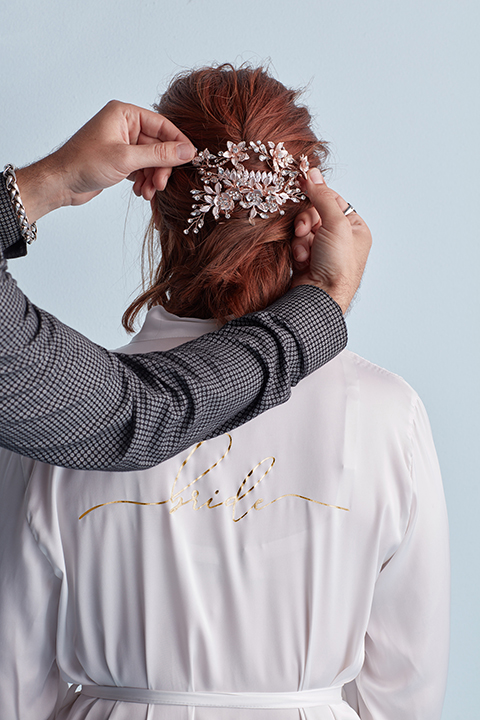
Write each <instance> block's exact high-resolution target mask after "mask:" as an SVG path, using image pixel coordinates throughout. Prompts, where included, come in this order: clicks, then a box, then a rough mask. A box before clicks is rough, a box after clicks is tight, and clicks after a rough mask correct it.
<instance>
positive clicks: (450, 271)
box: [0, 0, 480, 720]
mask: <svg viewBox="0 0 480 720" xmlns="http://www.w3.org/2000/svg"><path fill="white" fill-rule="evenodd" d="M479 25H480V6H479V4H478V2H475V1H474V0H471V1H469V0H450V1H446V0H402V2H393V0H391V1H390V2H388V1H386V0H362V2H359V1H355V0H303V2H301V3H300V2H299V3H294V2H287V0H264V1H262V0H255V1H253V0H242V1H241V2H231V1H230V0H190V1H187V0H175V2H173V1H172V2H171V3H167V2H165V0H137V1H136V2H135V1H134V0H130V1H129V2H127V1H126V0H115V2H113V0H82V2H79V1H78V0H77V1H76V2H74V1H73V0H70V1H69V2H65V1H64V0H51V1H48V0H44V1H43V2H38V0H35V1H34V0H24V1H23V2H20V1H19V0H17V1H16V2H15V1H14V2H10V3H8V4H7V3H2V9H1V10H0V41H1V47H2V80H1V95H0V98H1V101H0V130H1V132H0V150H1V152H0V160H1V162H2V164H3V163H5V162H9V161H10V162H13V163H15V164H17V165H21V164H25V163H28V162H31V161H33V160H34V159H36V158H38V157H40V156H42V155H43V154H46V153H48V152H49V151H50V150H51V149H52V148H54V147H55V146H56V145H58V144H59V143H61V142H62V141H63V140H65V139H66V138H67V137H68V136H69V135H70V134H72V133H73V132H74V131H75V130H76V129H77V128H78V127H80V125H81V124H83V122H85V121H86V120H87V119H88V118H89V117H90V116H91V115H92V114H94V113H95V112H96V111H97V110H98V109H100V107H101V106H102V105H103V104H104V103H105V102H107V100H109V99H111V98H118V99H120V100H125V101H128V102H133V103H136V104H139V105H145V106H148V105H149V104H151V103H152V102H153V101H154V100H155V99H156V97H157V95H158V93H159V92H161V90H162V88H164V86H165V83H166V81H167V80H168V78H169V77H170V76H171V75H172V74H173V73H174V72H177V71H178V70H182V69H187V68H190V67H192V66H195V65H201V64H210V63H212V62H213V61H222V62H224V61H232V62H240V61H243V60H253V61H254V62H257V61H258V62H262V61H264V60H265V59H268V58H270V59H271V63H272V68H273V69H274V72H275V74H276V75H277V77H278V78H279V79H280V80H282V81H283V82H284V83H285V84H287V85H292V86H302V85H308V92H307V94H306V102H307V104H308V105H309V106H310V108H311V109H312V110H313V112H314V114H315V116H316V127H317V130H318V133H319V134H320V135H321V136H322V137H323V138H325V139H327V140H329V141H330V142H331V147H332V150H333V156H332V174H331V176H330V177H329V181H330V183H331V184H332V185H333V186H334V187H335V188H336V189H337V190H338V191H339V192H340V193H341V194H343V195H344V197H345V198H347V199H348V200H349V201H351V202H352V203H353V204H354V205H355V207H356V208H357V209H358V210H359V211H360V212H361V214H362V215H363V216H364V218H365V219H366V220H367V221H368V222H369V224H370V226H371V228H372V231H373V235H374V247H373V251H372V255H371V259H370V261H369V264H368V268H367V272H366V276H365V279H364V283H363V286H362V289H361V292H360V296H359V301H358V302H357V304H356V306H355V308H354V310H353V311H352V313H351V315H350V318H349V328H350V347H351V349H353V350H355V351H357V352H359V353H361V354H363V355H365V356H366V357H368V358H369V359H370V360H372V361H374V362H377V363H378V364H381V365H383V366H385V367H387V368H389V369H390V370H393V371H395V372H397V373H399V374H400V375H403V376H404V377H405V378H406V379H407V380H408V381H409V382H410V383H411V384H412V385H413V386H414V387H415V388H416V390H417V391H418V392H419V393H420V395H421V396H422V398H423V400H424V402H425V404H426V406H427V409H428V411H429V414H430V418H431V423H432V427H433V431H434V436H435V439H436V443H437V447H438V454H439V456H440V462H441V465H442V468H443V474H444V481H445V489H446V494H447V501H448V505H449V511H450V519H451V534H452V559H453V592H452V600H453V614H452V619H453V630H452V653H451V672H450V683H449V689H448V694H447V700H446V705H445V712H444V720H458V719H459V718H462V720H473V719H474V718H477V717H478V708H477V704H478V703H477V701H476V698H475V697H474V692H472V691H473V690H474V688H476V687H477V685H478V678H479V677H480V668H479V650H478V648H479V647H480V632H479V630H480V628H479V619H478V614H479V613H478V608H479V607H480V583H479V578H478V576H479V572H478V571H479V558H478V555H479V549H480V542H479V525H480V523H479V521H478V507H479V504H480V491H479V485H480V483H479V472H478V467H477V462H476V460H475V447H478V444H479V441H480V433H479V422H478V407H479V405H480V392H479V381H478V377H479V367H478V366H479V360H478V355H479V342H478V333H479V331H478V328H479V296H480V293H479V292H478V274H479V270H478V267H479V265H480V253H479V230H478V223H479V215H478V210H477V208H478V202H479V201H478V198H479V194H480V193H479V181H478V178H479V172H480V170H479V168H480V153H479V145H480V142H479V135H478V132H479V127H480V122H479V121H480V117H479V115H480V113H479V108H480V103H479V89H480V64H479V52H478V49H477V47H478V28H479ZM130 196H131V193H130V186H129V185H128V183H124V184H123V185H122V186H120V187H117V188H115V189H113V190H110V191H108V193H104V194H103V195H102V196H100V197H99V198H97V199H95V200H94V201H93V202H92V203H91V204H90V205H88V206H84V207H81V208H76V209H70V208H69V209H64V210H61V211H57V212H56V213H54V214H52V215H50V216H48V217H46V218H44V219H42V220H41V221H40V223H39V240H38V242H37V245H36V246H35V247H32V249H31V252H30V253H29V257H28V259H24V260H16V261H12V262H11V263H10V267H11V270H12V271H13V273H14V275H15V276H16V277H17V278H18V280H19V282H20V284H21V286H22V287H23V289H24V290H25V291H27V293H28V294H29V295H30V297H31V298H32V299H33V300H34V301H35V302H36V303H37V304H39V305H41V306H43V307H45V308H47V309H48V310H50V311H51V312H53V313H54V314H57V315H58V316H59V317H60V318H61V319H62V320H64V321H65V322H66V323H68V324H71V325H73V326H74V327H75V328H77V329H79V330H80V331H82V332H83V333H85V334H86V335H88V336H89V337H91V338H92V339H94V340H95V341H97V342H99V343H101V344H104V345H106V346H108V347H116V346H119V345H121V344H123V343H124V335H123V333H122V330H121V329H120V317H121V314H122V311H123V309H124V308H125V306H126V304H127V301H128V300H129V298H130V297H131V294H132V293H133V291H134V290H135V288H136V286H137V285H138V282H139V277H140V276H139V267H138V262H137V256H138V252H139V248H140V244H141V239H142V232H143V226H144V223H145V217H146V215H145V212H146V208H145V207H144V206H143V204H142V202H141V201H139V200H137V199H133V200H131V201H130ZM129 203H130V209H129V211H128V213H127V207H128V205H129ZM392 720H393V718H392Z"/></svg>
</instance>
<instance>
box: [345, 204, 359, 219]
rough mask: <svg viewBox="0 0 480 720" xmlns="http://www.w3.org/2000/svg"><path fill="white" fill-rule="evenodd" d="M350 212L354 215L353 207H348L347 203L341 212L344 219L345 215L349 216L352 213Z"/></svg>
mask: <svg viewBox="0 0 480 720" xmlns="http://www.w3.org/2000/svg"><path fill="white" fill-rule="evenodd" d="M352 212H354V213H356V212H357V211H356V210H355V208H354V207H353V205H350V203H348V205H347V207H346V208H345V210H344V211H343V214H344V215H345V217H346V216H347V215H350V213H352Z"/></svg>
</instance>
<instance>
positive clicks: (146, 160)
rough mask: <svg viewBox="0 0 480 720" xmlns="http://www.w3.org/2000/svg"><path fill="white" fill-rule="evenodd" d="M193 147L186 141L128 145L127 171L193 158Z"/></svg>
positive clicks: (176, 162) (176, 163) (172, 164)
mask: <svg viewBox="0 0 480 720" xmlns="http://www.w3.org/2000/svg"><path fill="white" fill-rule="evenodd" d="M195 152H196V150H195V148H194V146H193V145H192V144H191V143H188V142H181V143H178V142H156V143H152V144H147V145H128V147H127V164H128V168H129V169H128V172H129V173H131V172H135V170H141V169H143V168H149V167H174V166H175V165H182V164H183V163H186V162H189V161H190V160H193V158H194V156H195Z"/></svg>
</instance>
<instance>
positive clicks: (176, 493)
mask: <svg viewBox="0 0 480 720" xmlns="http://www.w3.org/2000/svg"><path fill="white" fill-rule="evenodd" d="M225 438H226V439H228V447H227V449H226V450H225V452H224V453H223V455H222V456H221V457H220V458H219V459H218V460H217V461H216V462H215V463H213V465H210V467H209V468H207V469H206V470H204V471H203V472H202V473H201V474H200V475H198V476H197V477H196V478H194V479H193V480H192V481H191V482H189V483H188V484H187V485H184V486H183V487H182V488H181V489H178V485H179V484H180V482H179V481H180V476H181V474H182V471H183V469H184V468H185V467H186V466H187V464H188V461H189V460H190V458H191V457H192V455H193V454H194V453H195V452H196V451H197V450H198V449H199V448H200V447H201V446H202V445H203V444H204V441H202V442H199V443H197V444H196V445H195V446H194V447H193V449H192V450H191V451H190V453H189V454H188V456H187V457H186V459H185V460H184V461H183V462H182V464H181V465H180V468H179V470H178V472H177V474H176V476H175V480H174V481H173V485H172V488H171V490H170V496H169V497H168V498H167V499H166V500H159V501H158V502H139V501H138V500H112V501H110V502H106V503H100V505H94V506H93V507H91V508H89V509H88V510H86V511H85V512H84V513H82V515H80V517H79V518H78V519H79V520H82V518H84V517H85V516H86V515H88V514H89V513H91V512H93V511H94V510H98V509H99V508H101V507H106V506H107V505H119V504H120V505H141V506H148V505H168V504H170V505H171V507H170V509H169V513H170V515H172V514H173V513H175V512H177V511H178V510H180V509H181V508H182V507H186V506H187V505H189V504H190V506H191V508H192V510H202V509H203V508H207V509H208V510H214V509H215V508H219V507H222V506H223V507H227V508H229V507H231V508H232V511H231V512H232V520H233V522H238V521H239V520H242V519H243V518H244V517H246V516H247V515H248V513H249V512H250V511H251V510H265V508H267V507H269V505H273V503H276V502H278V501H279V500H282V499H283V498H287V497H296V498H300V499H301V500H306V501H307V502H311V503H315V504H316V505H323V506H325V507H330V508H335V509H336V510H344V511H346V512H348V508H344V507H340V506H339V505H329V504H328V503H324V502H320V501H319V500H313V499H312V498H309V497H305V496H304V495H298V494H297V493H287V494H286V495H280V496H279V497H277V498H275V499H273V500H270V501H269V502H265V500H264V499H263V498H258V500H256V501H255V502H254V503H253V504H252V505H251V506H250V507H249V508H248V509H247V510H245V512H243V513H242V514H241V515H238V511H237V505H239V504H240V503H241V502H242V501H243V500H244V499H245V498H246V497H247V495H249V494H250V493H251V492H252V490H254V489H255V488H256V487H257V485H259V484H260V483H261V481H262V480H263V478H264V477H266V476H267V475H268V473H269V472H270V471H271V470H272V468H273V466H274V465H275V458H274V457H266V458H264V459H263V460H260V462H258V463H257V464H256V465H255V467H253V468H252V469H251V470H250V472H248V473H247V475H246V476H245V478H244V479H243V480H242V482H241V483H240V486H239V488H238V490H237V492H236V494H235V495H231V496H230V497H227V498H226V499H225V500H221V501H220V502H217V501H218V500H219V499H220V498H217V497H214V496H216V495H219V493H220V491H219V490H215V492H214V496H212V497H210V498H209V499H208V500H207V501H206V502H204V503H202V504H201V505H200V504H199V500H198V497H199V495H200V492H199V490H198V489H197V488H194V489H192V491H191V493H190V495H189V496H187V499H186V500H185V498H184V497H183V494H184V493H185V492H186V491H187V490H189V489H190V488H191V487H192V486H193V485H195V484H196V483H198V481H199V480H201V479H202V478H203V477H205V475H207V473H209V472H210V471H211V470H213V469H214V468H216V467H217V466H218V465H219V464H220V463H221V462H222V460H224V459H225V458H226V457H227V455H228V453H229V452H230V450H231V449H232V443H233V440H232V436H231V435H230V434H227V435H225ZM257 471H258V472H257ZM262 471H263V472H262ZM251 478H254V481H253V484H252V485H251V486H250V487H249V488H248V490H245V488H246V485H247V483H248V481H249V480H250V479H251ZM255 478H256V479H255ZM244 507H245V503H242V505H241V507H240V510H239V512H241V510H242V509H243V508H244Z"/></svg>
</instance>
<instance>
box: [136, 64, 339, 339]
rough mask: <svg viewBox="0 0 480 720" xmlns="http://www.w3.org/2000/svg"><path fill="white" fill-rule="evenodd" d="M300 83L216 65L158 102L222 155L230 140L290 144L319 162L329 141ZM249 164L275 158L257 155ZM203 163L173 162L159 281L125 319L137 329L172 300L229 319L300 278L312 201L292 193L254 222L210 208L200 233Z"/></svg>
mask: <svg viewBox="0 0 480 720" xmlns="http://www.w3.org/2000/svg"><path fill="white" fill-rule="evenodd" d="M298 95H299V93H298V91H294V90H289V89H287V88H286V87H285V86H284V85H282V84H281V83H280V82H278V80H275V79H274V78H272V77H271V76H270V75H269V74H268V73H267V72H266V70H264V69H263V68H251V67H246V66H242V67H241V68H239V69H235V68H234V67H233V66H232V65H228V64H227V65H221V66H219V67H207V68H203V69H200V70H195V71H193V72H188V73H186V74H181V75H178V76H177V77H176V78H174V80H173V81H172V83H171V84H170V86H169V88H168V90H167V92H166V93H165V94H164V95H163V96H162V98H161V100H160V102H159V103H158V105H155V106H154V108H155V110H156V111H157V112H159V113H161V114H162V115H165V116H166V117H167V118H168V119H169V120H171V121H172V122H173V123H174V124H175V125H177V127H178V128H179V129H180V130H181V131H182V132H183V133H185V135H187V137H188V138H189V139H190V140H191V141H192V143H193V144H194V145H195V147H197V148H198V149H199V150H204V149H205V148H208V149H209V150H210V152H212V153H214V154H217V153H218V152H219V151H220V150H225V149H226V147H227V140H231V141H232V142H234V143H239V142H241V141H242V140H245V141H246V142H247V144H248V143H249V142H250V141H251V140H255V141H256V140H262V141H263V142H267V141H272V142H274V143H275V144H276V143H278V142H284V143H285V147H286V149H287V150H288V152H289V153H291V154H292V155H293V156H294V157H295V159H297V160H298V159H299V158H300V155H302V154H305V155H307V156H308V158H309V160H310V164H311V165H312V164H313V165H319V166H320V167H322V166H323V163H324V161H325V159H326V157H327V148H326V144H325V143H322V142H320V141H318V140H317V138H316V137H315V135H314V133H313V131H312V129H311V127H310V123H311V117H310V114H309V112H308V110H307V109H306V108H305V107H303V106H301V105H297V102H296V101H297V98H298ZM243 164H244V166H245V167H246V168H247V169H248V170H251V169H255V170H257V169H260V170H264V169H265V165H264V163H262V162H261V161H259V159H258V157H257V156H256V155H254V153H251V155H250V159H249V160H247V161H245V162H244V163H243ZM202 188H203V186H202V183H201V181H200V177H199V174H198V171H197V170H196V168H195V167H193V165H191V164H188V165H182V166H179V167H176V168H173V171H172V175H171V177H170V179H169V181H168V183H167V186H166V188H165V190H164V191H163V192H157V194H156V196H155V207H156V211H157V214H158V217H159V228H158V234H156V233H155V231H154V226H153V221H152V222H151V224H150V228H149V231H148V233H147V237H146V243H145V245H144V257H145V253H147V254H148V258H149V267H150V279H149V282H148V286H147V289H146V290H145V291H144V292H143V293H142V294H141V295H140V296H139V297H138V298H137V299H136V300H134V302H133V303H132V304H131V305H130V306H129V307H128V308H127V310H126V311H125V314H124V316H123V325H124V327H125V328H126V329H127V330H129V331H132V330H133V323H134V321H135V318H136V316H137V315H138V313H139V312H140V310H141V309H142V308H143V306H145V305H146V306H147V308H151V307H152V306H154V305H163V307H164V308H165V309H166V310H168V311H169V312H172V313H174V314H175V315H180V316H187V317H198V318H216V319H217V320H219V321H220V322H224V321H226V320H227V319H228V318H229V317H231V316H234V317H240V316H241V315H245V314H246V313H249V312H254V311H256V310H262V309H264V308H265V307H267V305H269V304H271V303H272V302H273V301H274V300H276V299H277V298H278V297H280V296H281V295H283V294H284V293H285V292H286V290H287V289H288V288H289V286H290V282H291V268H292V256H291V245H290V242H291V238H292V236H293V226H294V218H295V216H296V214H297V213H298V212H300V211H301V210H303V209H305V208H306V207H308V204H309V203H308V200H305V201H303V202H301V203H300V204H296V203H293V202H291V201H288V202H286V203H285V205H283V208H282V209H283V210H285V214H284V215H280V214H279V213H274V214H271V215H269V216H268V218H267V219H261V218H259V217H257V218H255V226H252V225H251V224H250V223H249V221H248V212H249V211H248V210H244V209H242V208H240V207H238V209H236V210H235V212H233V213H232V216H231V218H230V219H229V220H225V218H224V217H223V216H220V219H219V220H218V221H216V220H215V219H214V218H213V216H212V213H207V215H206V217H205V225H204V227H203V228H202V229H201V230H200V231H199V233H198V234H195V233H192V232H191V233H189V234H188V235H185V234H184V232H183V231H184V229H185V228H186V227H187V220H188V218H189V217H190V213H191V210H192V202H193V198H192V195H191V192H190V190H192V189H202ZM158 250H160V254H161V258H160V262H159V263H158V261H156V255H158Z"/></svg>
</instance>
